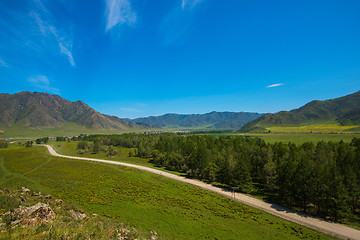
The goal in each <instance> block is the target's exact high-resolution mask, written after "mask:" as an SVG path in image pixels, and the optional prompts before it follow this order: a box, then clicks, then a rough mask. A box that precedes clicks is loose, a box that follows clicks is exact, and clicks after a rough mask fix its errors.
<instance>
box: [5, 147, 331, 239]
mask: <svg viewBox="0 0 360 240" xmlns="http://www.w3.org/2000/svg"><path fill="white" fill-rule="evenodd" d="M124 154H125V153H124ZM22 186H25V187H28V188H30V189H32V190H35V191H41V192H43V193H44V194H51V195H52V196H53V197H54V198H61V199H63V200H64V201H65V202H71V203H73V204H74V205H76V206H78V207H79V208H81V209H83V210H84V211H86V212H87V213H88V214H99V215H101V216H105V217H109V218H111V219H116V220H118V221H120V222H123V223H124V224H127V225H129V226H134V227H135V228H136V229H138V230H139V231H141V232H149V231H151V230H154V231H156V232H157V233H158V234H159V237H160V239H331V237H329V236H326V235H324V234H322V233H319V232H316V231H313V230H311V229H308V228H306V227H302V226H299V225H297V224H293V223H290V222H288V221H285V220H282V219H280V218H277V217H274V216H272V215H270V214H267V213H264V212H261V211H258V210H256V209H253V208H250V207H247V206H245V205H243V204H240V203H238V202H234V201H232V200H230V199H227V198H225V197H222V196H220V195H217V194H215V193H211V192H207V191H205V190H202V189H200V188H197V187H195V186H191V185H188V184H184V183H180V182H176V181H174V180H171V179H166V178H164V177H161V176H158V175H154V174H151V173H147V172H143V171H139V170H136V169H131V168H126V167H122V166H114V165H109V164H102V163H95V162H86V161H81V160H72V159H64V158H57V157H52V156H50V155H49V153H48V152H47V150H46V149H45V148H44V147H30V148H22V147H11V148H8V149H0V187H6V188H8V189H18V188H20V187H22Z"/></svg>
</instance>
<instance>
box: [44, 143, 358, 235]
mask: <svg viewBox="0 0 360 240" xmlns="http://www.w3.org/2000/svg"><path fill="white" fill-rule="evenodd" d="M44 146H46V147H47V149H48V150H49V152H50V154H51V155H53V156H56V157H63V158H70V159H79V160H86V161H94V162H102V163H108V164H115V165H121V166H126V167H132V168H137V169H140V170H144V171H147V172H151V173H155V174H158V175H162V176H164V177H167V178H171V179H174V180H177V181H181V182H185V183H189V184H192V185H195V186H198V187H201V188H203V189H206V190H209V191H212V192H215V193H218V194H221V195H224V196H226V197H228V198H231V199H235V200H236V201H239V202H242V203H245V204H246V205H249V206H252V207H255V208H257V209H261V210H263V211H265V212H268V213H270V214H273V215H275V216H278V217H281V218H284V219H286V220H289V221H292V222H295V223H298V224H301V225H304V226H307V227H310V228H313V229H316V230H318V231H321V232H324V233H327V234H330V235H334V236H337V237H340V238H343V239H358V240H360V231H359V230H356V229H353V228H349V227H346V226H344V225H340V224H336V223H331V222H327V221H324V220H322V219H318V218H314V217H311V216H309V215H306V214H302V213H299V212H296V211H293V210H289V209H286V208H284V207H281V206H278V205H275V204H271V203H266V202H264V201H261V200H259V199H256V198H252V197H249V196H246V195H244V194H241V193H233V192H231V191H229V190H226V189H223V188H220V187H216V186H213V185H211V184H207V183H204V182H201V181H198V180H193V179H188V178H185V177H181V176H177V175H174V174H171V173H167V172H163V171H160V170H157V169H153V168H149V167H143V166H139V165H134V164H129V163H122V162H115V161H109V160H102V159H94V158H83V157H74V156H65V155H61V154H58V153H57V152H55V150H54V149H53V148H52V147H51V146H49V145H44Z"/></svg>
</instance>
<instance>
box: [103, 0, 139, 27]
mask: <svg viewBox="0 0 360 240" xmlns="http://www.w3.org/2000/svg"><path fill="white" fill-rule="evenodd" d="M105 15H106V32H108V31H109V30H110V29H112V28H113V27H115V26H117V25H122V24H128V25H131V24H133V23H135V22H136V12H135V11H133V9H132V7H131V4H130V1H129V0H106V12H105Z"/></svg>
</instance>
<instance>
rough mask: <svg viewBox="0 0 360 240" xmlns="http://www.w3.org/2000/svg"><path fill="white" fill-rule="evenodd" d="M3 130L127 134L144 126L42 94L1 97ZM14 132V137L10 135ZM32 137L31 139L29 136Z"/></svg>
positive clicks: (1, 126) (7, 132)
mask: <svg viewBox="0 0 360 240" xmlns="http://www.w3.org/2000/svg"><path fill="white" fill-rule="evenodd" d="M0 103H1V104H0V130H1V131H2V132H3V134H5V135H9V134H12V133H13V132H14V131H18V130H22V132H25V133H28V134H30V135H33V132H40V133H41V131H39V130H47V131H48V130H49V129H52V130H55V131H56V130H57V129H58V130H61V129H63V128H67V126H69V125H71V126H76V127H75V128H74V129H75V130H77V129H85V130H86V129H88V130H98V131H106V130H108V131H109V130H114V131H125V130H129V129H139V128H140V129H141V128H145V127H144V126H141V125H137V124H135V123H133V122H128V121H126V120H123V119H120V118H118V117H114V116H108V115H104V114H101V113H99V112H97V111H95V110H94V109H92V108H91V107H89V106H88V105H86V104H85V103H83V102H82V101H76V102H71V101H68V100H66V99H63V98H61V97H60V96H57V95H50V94H47V93H38V92H20V93H16V94H13V95H11V94H0ZM9 132H10V133H9ZM27 136H29V135H27Z"/></svg>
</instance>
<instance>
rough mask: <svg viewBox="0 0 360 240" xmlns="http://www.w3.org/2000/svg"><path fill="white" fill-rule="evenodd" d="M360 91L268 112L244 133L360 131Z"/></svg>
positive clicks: (250, 124) (244, 129) (242, 129)
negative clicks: (284, 109)
mask: <svg viewBox="0 0 360 240" xmlns="http://www.w3.org/2000/svg"><path fill="white" fill-rule="evenodd" d="M359 125H360V92H356V93H353V94H350V95H347V96H344V97H340V98H335V99H331V100H326V101H318V100H316V101H312V102H310V103H308V104H306V105H304V106H302V107H300V108H298V109H294V110H291V111H282V112H278V113H276V114H270V113H269V114H265V115H263V116H262V117H260V118H258V119H256V120H254V121H251V122H249V123H248V124H246V125H245V126H243V127H242V128H241V129H240V132H268V131H269V130H270V131H275V132H289V131H290V132H344V131H348V132H351V131H354V132H356V131H359V128H358V127H359Z"/></svg>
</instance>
